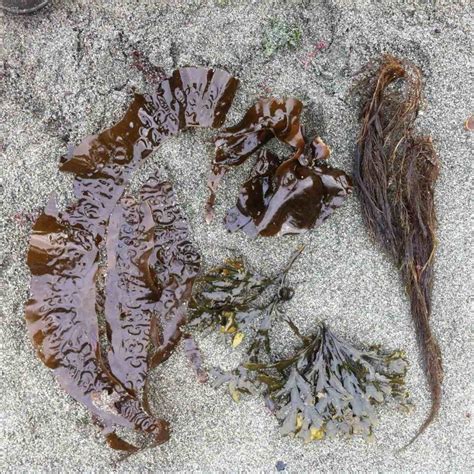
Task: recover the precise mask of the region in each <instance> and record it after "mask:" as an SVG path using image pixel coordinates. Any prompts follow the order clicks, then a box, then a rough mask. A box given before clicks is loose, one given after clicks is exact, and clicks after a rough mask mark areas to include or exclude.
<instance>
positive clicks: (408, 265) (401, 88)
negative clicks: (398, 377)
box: [353, 55, 443, 441]
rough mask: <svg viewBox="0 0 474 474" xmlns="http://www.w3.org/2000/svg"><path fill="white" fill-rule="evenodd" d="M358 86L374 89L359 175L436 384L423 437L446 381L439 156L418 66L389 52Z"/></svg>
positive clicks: (367, 212)
mask: <svg viewBox="0 0 474 474" xmlns="http://www.w3.org/2000/svg"><path fill="white" fill-rule="evenodd" d="M359 86H360V89H365V90H367V91H368V95H367V98H366V99H365V102H364V105H363V109H362V114H361V124H362V130H361V132H360V136H359V140H358V143H357V148H356V155H355V160H354V173H353V175H354V180H355V182H356V184H357V187H358V190H359V197H360V200H361V203H362V212H363V216H364V220H365V223H366V225H367V227H368V229H369V231H370V233H371V234H372V236H373V237H374V238H375V240H377V241H378V242H379V244H380V245H381V246H382V248H384V249H385V250H386V251H387V252H388V254H389V255H390V256H391V257H392V258H393V260H394V262H395V263H396V265H397V266H398V267H399V268H400V271H401V274H402V277H403V280H404V283H405V286H406V289H407V293H408V295H409V298H410V302H411V313H412V317H413V321H414V324H415V330H416V334H417V337H418V341H419V345H420V349H421V353H422V357H423V362H424V365H425V369H426V375H427V378H428V383H429V387H430V391H431V398H432V405H431V409H430V413H429V414H428V417H427V418H426V420H425V421H424V422H423V424H422V426H421V428H420V429H419V431H418V433H417V435H416V436H415V438H416V437H418V436H419V435H420V434H421V433H423V432H424V431H425V430H426V428H427V427H428V426H429V425H430V423H431V422H432V421H433V420H434V419H435V418H436V416H437V414H438V412H439V409H440V405H441V386H442V381H443V368H442V362H441V353H440V349H439V346H438V343H437V342H436V339H435V337H434V335H433V333H432V330H431V327H430V322H429V320H430V316H431V290H432V283H433V258H434V252H435V249H436V214H435V208H434V189H433V188H434V184H435V182H436V179H437V177H438V174H439V161H438V157H437V155H436V151H435V150H434V147H433V144H432V142H431V139H430V138H429V137H418V136H415V135H414V134H413V126H414V121H415V119H416V117H417V114H418V112H419V110H420V105H421V100H422V92H421V90H422V80H421V73H420V70H419V69H418V68H417V67H416V66H414V65H413V64H411V63H409V62H408V61H402V60H400V59H398V58H395V57H393V56H390V55H386V56H384V57H383V58H382V59H381V61H380V62H379V63H374V64H371V65H369V67H368V69H367V71H366V75H365V77H364V78H363V79H362V81H361V83H360V85H359ZM415 438H414V439H415ZM412 441H413V440H412Z"/></svg>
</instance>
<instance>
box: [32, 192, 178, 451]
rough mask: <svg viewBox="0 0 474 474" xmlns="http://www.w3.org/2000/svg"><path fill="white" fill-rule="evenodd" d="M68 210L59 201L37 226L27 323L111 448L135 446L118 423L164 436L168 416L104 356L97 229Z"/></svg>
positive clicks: (47, 360) (42, 354)
mask: <svg viewBox="0 0 474 474" xmlns="http://www.w3.org/2000/svg"><path fill="white" fill-rule="evenodd" d="M68 217H69V216H68V215H67V214H65V215H59V213H58V211H57V210H56V206H55V202H54V200H53V201H51V202H50V204H49V205H48V207H47V208H46V210H45V211H44V212H43V213H42V214H41V215H40V216H39V218H38V219H37V221H36V222H35V224H34V226H33V231H32V236H31V241H30V249H29V252H28V260H27V262H28V266H29V267H30V270H31V292H30V299H29V300H28V302H27V304H26V322H27V327H28V331H29V333H30V336H31V339H32V341H33V344H34V346H35V349H36V351H37V354H38V356H39V357H40V359H41V360H42V361H43V363H44V364H45V365H46V366H47V367H49V368H50V369H52V370H53V372H54V374H55V376H56V378H57V379H58V381H59V383H60V384H61V386H62V387H63V388H64V390H66V392H67V393H68V394H69V395H71V396H72V397H73V398H74V399H75V400H77V401H78V402H80V403H82V404H83V405H85V406H86V407H87V408H88V409H89V411H90V412H91V414H92V415H93V417H94V419H95V420H96V421H97V423H98V424H99V425H100V426H101V427H102V428H103V430H104V434H105V435H106V437H107V439H108V441H109V442H110V443H111V446H112V447H117V446H120V449H122V448H123V449H126V450H127V451H134V450H136V448H135V447H134V446H132V445H130V444H128V443H127V442H126V441H123V440H120V441H121V442H119V441H118V439H119V438H118V437H117V436H116V435H115V428H116V427H118V426H120V427H125V428H132V429H135V430H137V431H139V432H142V433H147V434H151V435H152V436H153V440H154V442H157V443H162V442H165V441H167V439H168V436H169V435H168V432H169V430H168V423H167V422H166V421H164V420H160V419H156V418H154V417H153V416H151V415H150V414H149V413H147V411H146V410H145V409H144V407H143V406H142V404H141V403H140V401H139V400H138V399H137V397H136V396H135V395H134V394H133V393H132V392H130V391H129V390H127V389H126V388H125V387H124V386H123V385H122V384H121V383H120V381H119V380H118V379H117V378H115V377H114V376H113V375H112V373H110V371H109V370H108V369H107V367H106V364H105V363H104V361H103V359H102V355H101V350H100V346H99V325H98V321H97V314H96V308H95V304H96V281H95V280H96V276H97V271H98V253H99V249H98V247H97V243H96V241H95V239H94V237H93V235H92V234H91V233H90V232H89V231H88V230H86V229H82V228H80V227H78V226H74V225H71V224H70V223H69V222H68V220H67V219H68Z"/></svg>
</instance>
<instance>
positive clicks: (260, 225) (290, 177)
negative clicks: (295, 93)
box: [206, 98, 352, 237]
mask: <svg viewBox="0 0 474 474" xmlns="http://www.w3.org/2000/svg"><path fill="white" fill-rule="evenodd" d="M302 109H303V104H302V103H301V102H300V101H299V100H297V99H292V98H289V99H275V98H272V99H261V100H260V101H258V102H257V103H256V104H255V105H253V106H252V107H251V108H250V109H249V110H248V111H247V113H246V114H245V116H244V118H243V119H242V120H241V121H240V122H239V123H238V124H237V125H235V126H233V127H230V128H227V129H225V130H223V131H222V132H220V133H219V134H218V136H217V138H216V140H215V144H216V156H215V159H214V162H213V165H212V169H211V175H210V177H209V180H208V188H209V190H210V195H209V198H208V202H207V206H206V219H207V220H208V222H209V221H210V220H211V219H212V217H213V207H214V204H215V200H216V192H217V189H218V186H219V183H220V181H221V180H222V178H223V177H224V175H225V174H226V173H227V171H228V170H229V169H230V168H231V167H235V166H238V165H240V164H242V163H243V162H244V161H245V160H247V159H248V157H249V156H251V155H252V154H253V153H254V152H256V151H259V150H260V148H261V147H262V146H263V145H264V144H265V143H267V142H268V141H269V140H271V139H272V138H277V139H278V140H280V141H281V142H283V143H286V144H287V145H289V146H290V147H291V148H292V150H293V153H292V155H291V156H290V157H289V158H287V159H285V160H280V159H279V158H278V157H277V156H276V155H275V154H273V153H271V152H269V151H268V150H260V151H259V153H258V156H257V160H256V162H255V164H254V166H253V169H252V172H251V175H250V177H249V179H248V180H247V181H246V182H245V183H244V184H243V186H242V188H241V190H240V194H239V197H238V200H237V205H236V206H235V207H234V208H232V209H230V210H229V211H228V212H227V215H226V218H225V225H226V227H227V229H228V230H230V231H232V232H234V231H236V230H239V229H241V230H243V231H244V232H245V233H246V234H248V235H249V236H251V237H255V236H257V235H261V236H273V235H284V234H295V233H301V232H304V231H306V230H308V229H310V228H312V227H315V226H318V225H320V224H321V223H322V222H323V221H324V220H325V219H326V218H327V217H328V216H329V215H330V214H331V213H332V211H333V210H334V209H335V208H337V207H339V206H341V205H342V203H343V202H344V200H345V198H346V197H347V196H348V195H349V194H350V193H351V190H352V184H351V180H350V178H349V176H347V175H346V174H345V173H344V172H343V171H342V170H338V169H336V168H332V167H331V166H329V165H328V164H327V163H326V160H327V159H328V157H329V155H330V150H329V147H328V146H327V145H326V144H325V143H324V142H323V141H322V140H321V139H320V138H319V137H316V138H315V139H314V140H313V141H312V142H311V143H310V144H308V143H307V141H306V139H305V137H304V135H303V130H302V126H301V123H300V115H301V111H302Z"/></svg>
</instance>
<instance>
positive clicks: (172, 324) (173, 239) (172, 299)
mask: <svg viewBox="0 0 474 474" xmlns="http://www.w3.org/2000/svg"><path fill="white" fill-rule="evenodd" d="M140 197H141V199H142V200H143V202H145V203H146V204H147V205H148V206H149V207H150V209H151V213H152V216H153V219H154V222H155V235H154V248H153V251H152V253H151V256H150V265H151V266H152V268H154V270H155V275H156V284H157V286H158V287H159V288H160V289H161V295H160V298H159V299H158V301H157V302H156V304H155V305H154V314H155V315H156V319H155V320H154V321H153V324H152V330H153V331H152V343H153V346H154V347H153V350H152V351H151V352H150V356H149V358H150V364H151V366H152V367H155V366H156V365H158V364H160V363H162V362H164V361H165V360H166V359H168V357H169V356H170V355H171V353H172V351H173V349H174V348H175V347H176V344H177V343H178V342H179V340H180V338H181V335H182V332H181V327H182V325H183V324H184V323H185V320H186V312H187V303H188V300H189V298H190V297H191V289H192V285H193V282H194V279H195V278H196V276H197V274H198V272H199V269H200V266H201V255H200V254H199V251H198V249H197V248H196V246H195V245H194V244H193V243H192V242H191V237H190V228H189V223H188V221H187V219H186V216H185V215H184V212H183V211H182V209H181V208H180V206H179V205H178V201H177V197H176V194H175V192H174V190H173V186H172V185H171V183H170V182H169V181H167V180H165V179H163V178H162V176H161V175H160V173H159V172H156V173H155V174H154V175H153V176H152V177H150V179H149V180H148V181H147V182H146V183H145V184H144V186H143V187H142V189H141V190H140Z"/></svg>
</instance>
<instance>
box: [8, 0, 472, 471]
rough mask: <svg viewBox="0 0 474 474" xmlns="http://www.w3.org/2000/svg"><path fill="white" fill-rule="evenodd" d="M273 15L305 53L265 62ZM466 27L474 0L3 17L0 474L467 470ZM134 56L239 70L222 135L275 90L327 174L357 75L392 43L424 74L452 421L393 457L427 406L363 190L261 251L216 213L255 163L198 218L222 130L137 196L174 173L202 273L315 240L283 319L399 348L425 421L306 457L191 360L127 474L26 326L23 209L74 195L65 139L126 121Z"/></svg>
mask: <svg viewBox="0 0 474 474" xmlns="http://www.w3.org/2000/svg"><path fill="white" fill-rule="evenodd" d="M275 18H277V19H280V21H281V22H283V23H284V24H285V25H286V26H285V28H287V29H288V31H294V29H296V30H299V31H300V32H301V43H300V44H299V45H298V46H297V47H296V48H283V49H282V50H280V51H278V52H276V53H274V54H273V55H267V54H266V53H268V52H269V51H268V49H269V44H268V41H267V40H266V39H265V38H268V32H269V28H272V26H271V23H270V20H271V19H275ZM473 20H474V18H473V7H472V3H471V4H470V2H469V1H466V2H442V1H432V2H405V1H403V2H401V1H400V2H398V1H393V2H378V1H375V0H374V1H373V2H372V1H365V2H361V1H349V0H340V1H336V0H321V1H293V2H281V1H280V2H277V1H275V2H270V1H253V2H248V1H246V2H243V1H242V2H237V1H232V0H220V1H215V2H208V3H200V2H197V1H188V2H182V4H181V3H180V2H171V1H170V2H165V1H162V2H159V1H155V2H152V1H134V0H123V1H116V2H114V1H106V0H104V1H99V0H93V1H91V0H89V1H86V0H77V1H59V0H58V1H53V2H52V4H51V5H50V6H49V7H48V8H47V9H45V10H43V11H41V12H40V13H38V14H36V15H34V16H24V17H14V16H10V15H3V16H2V17H1V18H0V29H1V33H2V37H3V45H2V49H1V56H2V57H1V60H2V63H3V71H2V73H1V74H2V80H1V107H0V144H1V149H0V153H1V160H2V161H1V165H0V173H1V179H2V188H1V189H2V193H3V195H2V198H1V203H2V211H1V217H2V223H3V224H4V225H3V226H2V230H1V240H2V242H1V244H2V255H1V263H2V271H3V286H2V315H1V318H2V324H1V352H0V357H1V360H0V367H1V370H0V387H1V388H0V407H1V408H0V411H1V418H0V430H1V431H0V443H1V444H0V453H1V454H0V471H1V472H26V471H30V472H40V471H55V472H79V471H88V472H90V471H97V472H99V471H100V472H110V471H112V470H114V469H118V470H121V471H129V472H143V471H154V472H156V471H191V470H192V471H196V470H199V471H203V472H216V471H223V472H235V471H237V470H239V471H240V470H241V471H244V470H249V471H256V470H260V471H272V470H274V469H275V465H276V463H277V462H278V461H282V462H283V463H285V464H286V465H287V470H288V471H291V472H302V471H313V472H315V471H318V472H319V471H379V472H387V471H396V472H400V471H404V472H407V471H409V472H414V471H417V472H419V471H430V472H433V471H444V472H454V471H456V472H469V471H470V472H472V471H473V469H474V459H473V455H472V437H473V429H472V428H473V427H472V414H473V411H472V406H473V396H472V394H473V386H472V380H473V379H474V377H473V375H474V374H473V368H472V367H473V341H472V313H473V307H472V297H473V288H474V285H473V278H472V266H473V259H472V247H473V238H472V230H473V222H472V215H473V205H472V195H473V191H474V189H473V181H472V178H473V169H472V167H473V137H474V134H472V133H469V132H466V131H465V130H464V129H463V122H464V120H465V119H466V118H467V117H468V116H469V115H470V114H471V113H473V111H474V102H473V94H472V91H473V90H474V84H473V77H474V75H473V72H474V71H473V69H474V68H473V62H472V57H473V40H472V37H473V29H472V24H473ZM270 36H271V35H270ZM270 46H271V45H270ZM315 47H316V49H315ZM270 49H271V48H270ZM133 50H139V51H141V52H143V54H144V55H145V56H147V57H148V58H149V60H150V61H151V62H152V63H153V64H156V65H160V66H162V67H164V68H165V69H166V70H167V71H168V72H170V71H172V70H173V69H174V68H175V67H178V66H182V65H194V64H196V65H208V66H221V67H225V68H227V69H228V70H229V71H231V72H232V73H234V74H235V75H237V76H238V77H239V78H240V79H241V86H240V88H239V91H238V94H237V97H236V100H235V102H234V106H233V108H232V110H231V113H230V114H229V115H228V120H227V122H226V123H227V124H231V123H235V121H236V120H237V119H238V118H239V117H240V116H241V114H242V113H243V112H244V111H245V110H246V108H247V107H248V106H249V105H250V104H252V103H253V102H254V101H255V99H256V98H257V97H259V96H261V95H265V94H268V92H267V91H268V90H271V94H274V95H276V96H279V95H294V96H296V97H298V98H300V99H301V100H303V101H304V103H305V106H306V108H305V115H304V120H305V123H306V126H307V129H308V130H309V131H310V132H312V131H316V130H317V132H318V133H319V134H320V135H321V136H322V137H323V138H324V140H325V141H326V142H327V143H328V144H330V145H331V147H332V149H333V156H332V162H333V164H334V165H336V166H339V167H342V168H343V169H345V170H347V171H350V169H351V161H352V153H353V149H354V141H355V138H356V136H357V123H356V118H357V106H356V104H355V103H354V101H353V99H352V98H351V97H350V93H349V92H350V91H349V89H350V87H351V85H352V82H353V77H354V74H355V73H356V72H357V71H358V70H359V69H360V67H361V66H362V65H363V64H364V63H365V62H366V61H367V60H368V59H370V58H372V57H374V56H376V55H378V54H380V53H381V52H385V51H386V52H391V53H394V54H398V55H400V56H402V57H406V58H409V59H411V60H413V61H414V62H415V63H417V64H418V65H420V66H421V68H422V70H423V72H424V77H425V82H426V87H425V92H426V97H427V107H426V110H425V111H424V115H423V116H422V117H420V120H419V121H418V126H419V129H420V131H421V132H424V133H430V132H431V133H432V135H433V138H434V141H435V144H436V147H437V149H438V150H439V154H440V157H441V161H442V166H443V167H442V173H441V177H440V180H439V183H438V186H437V194H436V200H437V205H438V211H439V238H440V245H439V250H438V252H437V261H436V281H435V288H434V309H433V319H432V324H433V328H434V332H435V334H436V335H437V336H438V338H439V341H440V344H441V347H442V351H443V356H444V366H445V374H446V375H445V385H444V403H443V408H442V411H441V415H440V418H439V419H438V421H437V422H436V423H435V424H433V425H432V426H431V427H430V428H429V430H428V431H427V432H426V434H425V435H424V436H423V437H422V438H420V439H419V441H418V442H417V443H416V444H415V445H413V446H412V447H411V448H410V449H408V450H407V451H405V452H403V453H402V454H398V453H397V452H396V448H398V447H400V446H402V445H403V443H404V442H405V441H407V440H408V439H409V438H410V437H411V436H412V435H413V434H414V433H415V432H416V430H417V428H418V426H419V425H420V423H421V422H422V420H423V419H424V417H425V414H426V412H427V409H428V407H429V399H428V394H427V390H426V387H425V382H424V377H423V372H422V370H421V368H420V366H419V357H418V350H417V346H416V342H415V339H414V333H413V327H412V323H411V320H410V315H409V309H408V303H407V299H406V296H405V294H404V291H403V289H402V287H401V285H400V282H399V279H398V275H397V271H396V269H395V268H394V267H393V266H392V265H391V264H390V263H389V262H388V261H387V260H386V259H385V258H384V256H383V255H382V254H381V252H380V251H379V250H378V249H377V248H375V247H374V246H373V245H372V244H371V242H370V241H369V239H368V236H367V233H366V231H365V228H364V226H363V223H362V219H361V214H360V209H359V203H358V201H357V199H356V198H355V197H354V196H353V197H351V198H350V199H349V201H348V202H347V203H346V205H344V207H343V208H341V209H340V210H338V211H337V212H336V214H335V215H334V216H333V217H332V218H331V219H330V220H329V221H328V222H327V223H326V224H325V225H323V226H322V227H321V228H319V229H317V230H315V231H312V232H310V233H309V234H307V235H305V236H302V237H297V238H295V237H285V238H276V239H275V238H274V239H267V240H265V239H257V240H254V241H251V240H249V239H247V238H246V237H245V236H243V235H242V234H233V235H228V234H227V233H226V231H225V229H224V227H223V225H222V221H221V220H222V217H223V215H224V213H225V210H226V209H227V208H228V207H229V206H230V205H232V204H233V202H234V200H235V197H236V193H237V190H238V185H239V183H240V182H241V181H242V180H243V178H244V177H245V176H246V174H247V171H248V167H242V169H239V170H237V171H236V172H234V173H232V174H231V175H230V176H229V178H228V179H227V180H226V181H225V182H224V185H223V186H222V189H221V192H220V195H219V203H218V206H217V219H216V220H215V221H214V222H213V224H212V225H210V226H207V225H206V224H205V223H204V220H203V216H202V208H203V202H204V199H205V196H206V188H205V177H206V174H207V169H208V166H209V162H210V160H211V156H212V149H213V147H212V144H211V143H210V138H211V137H212V135H213V133H212V132H210V131H194V132H187V133H184V134H182V135H180V136H179V137H177V138H174V139H172V140H170V141H168V142H167V143H166V144H165V145H164V146H162V147H161V148H160V150H159V151H158V152H157V153H156V154H155V155H154V156H153V157H152V158H150V160H149V161H148V162H147V163H146V165H145V166H144V167H143V168H142V169H141V170H140V171H139V173H138V175H137V177H136V180H135V181H136V182H135V183H134V184H135V185H137V184H138V183H139V182H140V181H143V180H144V179H145V178H146V177H147V176H148V175H149V174H150V172H151V171H152V170H153V169H155V168H156V167H158V166H162V167H164V168H165V170H166V172H167V173H168V175H169V177H170V178H171V179H172V180H173V182H174V183H175V186H176V190H177V192H178V195H179V198H180V201H181V202H182V204H183V206H184V208H185V210H186V212H187V214H188V216H189V218H190V220H191V223H192V227H193V234H194V238H195V241H196V242H197V244H198V245H199V247H200V248H201V250H202V254H203V257H204V260H205V264H206V265H210V264H213V263H217V262H220V261H221V260H222V259H223V258H224V257H225V256H226V255H228V254H229V252H230V251H231V250H232V249H233V250H237V251H239V252H240V253H242V254H243V255H244V256H245V257H247V258H248V259H249V260H250V261H251V262H253V263H254V265H255V266H256V268H257V269H258V270H261V271H269V270H271V269H273V268H275V267H278V266H281V265H282V264H283V263H284V261H285V260H286V259H287V258H288V256H289V255H290V253H291V252H292V250H293V249H294V248H295V247H296V246H297V245H298V244H299V243H302V242H304V243H306V244H307V249H306V251H305V253H304V258H301V259H300V260H299V261H298V263H297V264H296V265H295V267H294V271H293V273H292V281H293V282H294V283H299V284H298V286H297V293H296V297H295V298H294V300H293V301H292V302H291V304H289V305H288V311H289V314H290V315H291V316H292V318H293V319H294V320H295V321H296V322H297V323H299V324H300V325H301V326H302V328H303V329H304V330H305V331H306V332H308V333H309V332H311V331H312V330H313V328H314V327H315V325H316V324H317V322H318V321H321V320H325V321H326V322H328V323H329V324H330V325H331V326H332V327H333V329H335V330H336V331H337V332H338V334H340V335H342V336H344V337H346V338H348V339H349V340H351V341H354V342H358V343H362V344H366V345H369V344H372V343H382V344H384V345H385V346H386V347H387V348H389V349H395V348H398V347H401V348H404V349H405V350H406V351H407V353H408V356H409V359H410V361H411V363H412V365H411V368H410V370H409V373H408V385H409V389H410V392H411V394H412V398H413V401H414V403H415V405H416V410H415V412H414V413H413V414H412V415H410V416H406V415H403V414H401V413H398V412H397V411H395V410H393V409H382V410H380V418H381V424H380V426H379V428H378V429H377V431H376V437H377V439H376V441H375V443H373V444H369V445H368V444H366V443H365V442H364V441H362V440H353V441H344V440H338V441H332V442H322V443H319V444H310V445H302V444H301V443H300V442H299V441H298V440H293V439H289V438H281V437H280V435H279V434H278V431H277V424H276V420H275V419H274V418H273V417H272V416H270V415H269V414H267V413H266V412H265V411H264V410H263V402H262V401H261V400H260V399H254V398H249V399H247V400H243V401H242V402H241V403H239V404H236V403H234V402H233V401H232V400H231V399H230V397H228V396H227V395H226V394H225V393H224V391H223V390H217V391H216V390H214V389H213V388H212V387H210V386H202V385H200V384H198V383H197V382H196V380H195V378H194V377H193V374H192V370H191V369H190V367H189V366H188V364H187V362H186V360H185V358H184V355H183V354H182V352H181V351H180V352H178V353H176V354H175V355H174V356H173V357H172V358H171V360H170V361H169V362H168V363H166V364H164V365H163V366H162V367H160V368H159V369H158V370H156V371H155V372H154V373H153V375H152V379H153V404H154V408H155V411H156V413H158V414H163V415H164V416H166V417H167V419H169V420H170V421H171V423H172V427H173V436H172V439H171V441H170V442H169V443H168V444H166V445H164V446H162V447H159V448H156V449H153V450H148V451H145V452H142V453H140V454H138V455H136V456H134V457H132V458H130V459H129V460H127V461H126V462H124V463H122V464H120V465H118V467H114V466H113V464H112V461H113V460H114V459H116V455H115V453H113V452H112V451H111V450H109V449H108V448H107V447H106V446H105V445H104V442H103V440H102V438H101V437H100V435H99V434H98V431H97V429H96V428H95V427H94V426H93V425H92V423H91V422H90V419H89V416H88V414H87V412H86V411H85V410H84V409H83V408H82V407H81V406H79V405H78V404H77V403H75V402H73V401H72V400H71V399H70V398H69V397H68V396H67V395H66V394H65V393H63V392H62V391H60V390H59V389H58V386H57V383H56V381H55V380H54V378H53V376H52V374H51V373H50V372H49V371H48V370H47V369H46V368H45V367H44V366H43V365H42V364H41V363H40V361H39V360H38V359H37V358H36V357H35V355H34V351H33V349H32V346H31V344H30V342H29V340H28V337H27V334H26V328H25V322H24V319H23V304H24V302H25V300H26V298H27V295H28V280H29V275H28V270H27V267H26V265H25V252H26V246H27V242H28V236H29V232H30V228H31V218H30V216H31V213H34V212H36V211H37V210H38V209H40V208H41V207H42V206H44V204H45V203H46V201H47V199H48V196H49V195H50V193H51V192H53V191H54V192H56V193H57V195H58V196H59V198H60V200H61V202H63V203H64V202H66V200H67V199H68V197H69V196H70V193H71V178H70V177H69V176H67V175H64V174H61V173H60V172H58V169H57V160H58V158H59V156H60V155H61V154H63V153H64V152H65V150H66V147H67V144H68V143H77V142H78V141H80V140H81V138H82V137H84V136H85V135H87V134H89V133H93V132H96V131H98V130H100V129H103V128H105V127H107V126H108V125H110V124H111V123H113V122H114V120H117V119H118V118H119V117H120V116H121V114H122V113H123V111H124V110H125V108H126V105H127V103H128V102H129V100H130V97H131V91H132V88H133V87H135V88H136V89H137V90H138V91H144V90H147V88H148V87H149V85H147V84H146V83H145V81H144V80H143V77H142V75H141V73H140V72H138V71H137V70H136V69H135V68H133V66H132V58H131V54H132V51H133ZM315 50H316V54H314V57H313V59H312V60H311V61H309V62H308V58H311V55H312V54H311V52H312V51H315ZM270 52H271V51H270ZM305 62H306V65H305ZM280 339H281V348H282V351H285V350H290V349H291V347H293V344H294V341H293V340H292V339H290V338H287V337H286V336H285V335H282V336H281V337H280ZM199 343H200V345H201V347H202V350H203V352H204V354H205V357H206V364H207V365H208V366H209V367H211V366H213V365H217V364H222V365H224V366H226V367H229V368H230V367H232V365H233V364H234V363H235V361H236V360H237V358H238V354H236V353H235V352H232V351H231V350H230V349H228V348H227V347H225V346H224V344H223V343H222V342H221V341H220V340H219V339H218V338H217V337H213V336H210V337H206V338H202V337H201V338H199ZM469 439H471V441H469ZM469 446H471V448H470V447H469Z"/></svg>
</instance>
